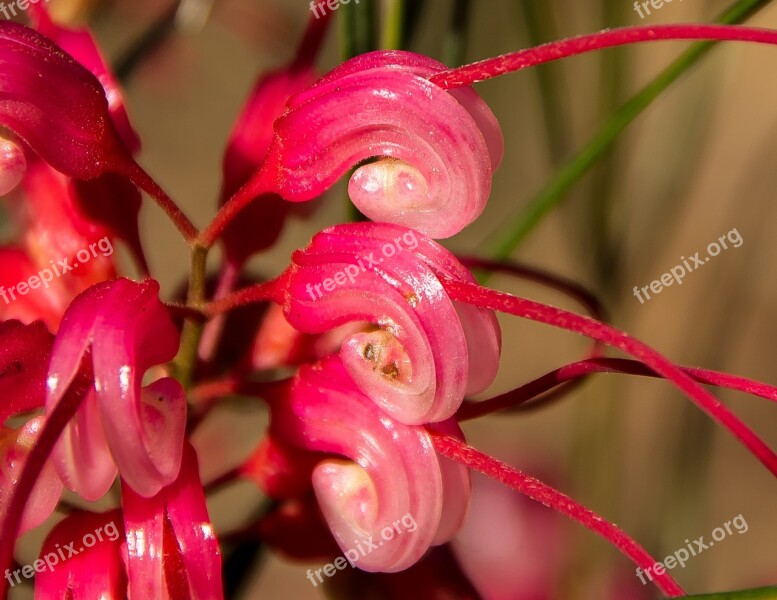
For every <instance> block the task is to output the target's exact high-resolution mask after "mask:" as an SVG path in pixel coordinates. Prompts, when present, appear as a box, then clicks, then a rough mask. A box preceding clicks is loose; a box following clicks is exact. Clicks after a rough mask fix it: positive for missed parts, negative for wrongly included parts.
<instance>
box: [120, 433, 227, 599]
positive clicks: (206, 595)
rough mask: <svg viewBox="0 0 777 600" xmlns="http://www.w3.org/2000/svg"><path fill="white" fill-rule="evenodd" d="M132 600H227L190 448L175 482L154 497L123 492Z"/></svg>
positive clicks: (202, 493)
mask: <svg viewBox="0 0 777 600" xmlns="http://www.w3.org/2000/svg"><path fill="white" fill-rule="evenodd" d="M122 508H123V511H124V529H125V531H126V536H127V574H128V579H129V589H128V596H129V597H130V598H171V599H173V598H191V599H192V600H218V599H219V598H223V595H222V589H223V586H222V583H221V552H220V550H219V545H218V541H217V540H216V533H215V531H214V529H213V525H212V524H211V522H210V518H209V517H208V509H207V507H206V506H205V494H204V492H203V490H202V485H201V483H200V476H199V473H198V471H197V456H196V454H195V452H194V449H193V448H192V447H191V446H190V445H189V444H188V443H187V444H186V445H185V447H184V449H183V460H182V463H181V468H180V472H179V474H178V475H177V477H176V478H175V481H173V482H172V483H170V485H168V486H167V487H165V488H163V489H161V490H160V491H159V493H158V494H157V495H155V496H153V497H144V496H142V495H140V494H138V493H136V492H135V491H133V489H132V488H131V487H130V486H123V487H122Z"/></svg>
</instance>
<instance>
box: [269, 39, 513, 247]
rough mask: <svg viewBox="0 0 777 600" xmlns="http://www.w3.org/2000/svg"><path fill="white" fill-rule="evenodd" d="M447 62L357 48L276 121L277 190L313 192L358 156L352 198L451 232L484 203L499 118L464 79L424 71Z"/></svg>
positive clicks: (497, 151) (367, 207) (287, 194)
mask: <svg viewBox="0 0 777 600" xmlns="http://www.w3.org/2000/svg"><path fill="white" fill-rule="evenodd" d="M445 69H446V67H445V65H443V64H442V63H439V62H437V61H434V60H432V59H430V58H427V57H424V56H420V55H417V54H413V53H410V52H401V51H381V52H372V53H368V54H363V55H361V56H357V57H356V58H354V59H352V60H350V61H348V62H346V63H344V64H342V65H340V66H339V67H337V68H336V69H334V70H333V71H331V72H330V73H329V74H327V75H326V76H324V77H323V78H321V79H320V80H319V81H318V82H316V84H315V85H313V86H312V87H310V88H309V89H307V90H305V91H304V92H301V93H299V94H297V95H296V96H294V97H292V98H291V100H290V101H289V103H288V105H287V111H286V113H285V114H284V116H282V117H281V118H280V119H279V120H277V121H276V123H275V139H274V143H273V145H272V146H271V149H270V155H269V158H268V162H271V161H273V160H274V161H276V163H277V166H276V169H277V170H276V171H275V172H274V175H275V182H274V185H275V187H276V191H277V192H278V193H279V194H281V195H282V196H283V197H284V198H286V199H287V200H291V201H303V200H309V199H311V198H314V197H316V196H318V195H320V194H321V193H322V192H324V191H325V190H326V189H328V188H329V187H330V186H331V185H332V184H333V183H334V182H335V181H336V180H337V179H338V178H340V177H341V176H342V175H343V174H345V173H346V172H347V171H348V169H350V168H351V167H352V166H354V165H356V164H358V163H362V162H363V161H367V160H368V159H377V160H374V161H371V162H367V163H365V164H362V165H360V166H359V167H358V168H357V169H356V171H355V173H354V175H353V177H352V178H351V181H350V184H349V194H350V196H351V199H352V200H353V202H354V204H355V205H356V206H357V207H358V208H359V209H360V210H361V211H362V212H363V213H364V214H365V215H366V216H368V217H369V218H371V219H373V220H375V221H385V222H389V223H397V224H401V225H404V226H407V227H412V228H413V229H416V230H418V231H420V232H422V233H424V234H425V235H428V236H430V237H433V238H446V237H450V236H453V235H455V234H456V233H458V232H459V231H461V230H462V229H463V228H464V227H466V226H467V225H469V224H470V223H472V222H473V221H474V220H475V219H476V218H477V217H478V216H479V215H480V213H481V212H482V211H483V209H484V207H485V204H486V201H487V199H488V195H489V193H490V190H491V175H492V172H493V171H494V169H496V167H497V166H498V165H499V163H500V162H501V159H502V153H503V139H502V134H501V130H500V129H499V125H498V123H497V122H496V118H495V117H494V115H493V113H492V112H491V111H490V109H489V108H488V107H487V105H486V104H485V102H483V100H482V99H481V98H480V97H479V96H478V95H477V94H476V93H475V92H474V90H472V89H471V88H465V89H460V90H455V91H451V92H449V91H446V90H444V89H442V88H440V87H438V86H437V85H435V84H433V83H430V82H429V80H428V78H429V77H430V76H431V75H433V74H435V73H438V72H440V71H442V70H445Z"/></svg>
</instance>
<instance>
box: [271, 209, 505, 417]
mask: <svg viewBox="0 0 777 600" xmlns="http://www.w3.org/2000/svg"><path fill="white" fill-rule="evenodd" d="M436 272H438V273H444V274H445V275H446V276H448V277H451V278H454V279H457V280H461V281H468V282H472V281H474V278H473V277H472V275H471V274H470V273H469V271H467V269H466V268H464V267H463V266H462V265H461V264H460V263H459V262H458V261H457V260H456V258H455V257H454V256H453V255H452V254H450V252H448V251H447V250H445V249H444V248H443V247H442V246H440V245H439V244H437V243H435V242H433V241H432V240H430V239H428V238H426V237H424V236H423V235H421V234H417V233H416V232H414V231H412V230H410V229H406V228H404V227H400V226H397V225H388V224H381V223H352V224H346V225H338V226H335V227H331V228H329V229H325V230H324V231H322V232H321V233H319V234H317V235H316V236H315V237H314V238H313V240H312V241H311V242H310V244H309V245H308V246H307V247H306V248H305V249H303V250H300V251H297V252H295V253H294V255H293V256H292V266H291V267H290V269H289V270H288V272H287V277H288V279H287V280H286V282H287V286H288V287H287V288H286V295H287V298H286V302H285V305H284V307H285V312H286V318H287V319H288V321H289V323H291V325H292V326H294V327H295V328H296V329H299V330H301V331H305V332H309V333H319V332H323V331H327V330H329V329H331V328H333V327H336V326H339V325H342V324H344V323H348V322H353V321H356V322H367V323H370V324H372V325H371V326H370V327H368V328H365V329H363V330H362V331H360V332H357V333H355V334H353V335H350V336H349V337H347V338H346V339H345V341H344V342H343V343H342V348H341V350H340V356H341V358H342V360H343V364H344V365H345V368H346V369H347V370H348V372H349V373H350V374H351V377H353V380H354V382H355V383H356V385H357V386H358V387H359V389H361V390H362V392H363V393H365V394H367V395H368V396H369V397H371V398H372V399H373V400H374V401H375V402H377V403H378V405H379V406H380V407H381V408H382V409H383V410H384V411H386V413H387V414H389V415H391V416H392V417H393V418H395V419H397V420H398V421H401V422H402V423H408V424H421V423H429V422H432V421H442V420H445V419H447V418H449V417H450V416H452V415H453V414H454V413H455V412H456V410H457V409H458V408H459V406H460V405H461V402H462V400H463V399H464V395H465V394H474V393H477V392H479V391H482V390H483V389H485V388H486V387H488V386H489V385H490V384H491V382H492V381H493V379H494V377H495V375H496V371H497V368H498V366H499V353H500V349H501V335H500V331H499V326H498V324H497V321H496V318H495V316H494V315H493V313H491V312H488V311H483V310H480V309H478V308H475V307H472V306H466V305H464V304H458V303H454V302H452V301H451V300H450V299H449V298H448V296H447V294H446V293H445V291H444V289H443V287H442V285H441V284H440V283H439V281H438V279H437V275H436V274H435V273H436ZM330 282H331V283H332V284H333V285H332V286H331V287H330ZM324 286H326V287H324Z"/></svg>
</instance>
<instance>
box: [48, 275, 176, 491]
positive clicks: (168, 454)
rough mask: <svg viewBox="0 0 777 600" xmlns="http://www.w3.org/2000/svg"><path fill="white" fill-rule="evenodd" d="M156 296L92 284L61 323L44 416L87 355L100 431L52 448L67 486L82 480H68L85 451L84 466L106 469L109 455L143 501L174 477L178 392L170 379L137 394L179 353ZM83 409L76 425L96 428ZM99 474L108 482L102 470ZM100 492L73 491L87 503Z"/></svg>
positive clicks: (117, 284) (129, 284)
mask: <svg viewBox="0 0 777 600" xmlns="http://www.w3.org/2000/svg"><path fill="white" fill-rule="evenodd" d="M158 293H159V284H157V283H156V282H155V281H153V280H146V281H145V282H143V283H135V282H133V281H130V280H128V279H117V280H115V281H111V282H106V283H102V284H98V285H96V286H94V287H91V288H89V290H87V291H86V292H84V293H83V294H81V295H80V296H79V297H78V298H76V299H75V300H74V301H73V304H72V305H71V306H70V308H69V309H68V311H67V313H66V314H65V317H64V318H63V320H62V325H61V328H60V331H59V334H58V335H57V339H56V341H55V343H54V350H53V353H52V360H51V365H50V368H49V379H48V387H49V390H48V397H47V400H46V408H47V411H51V410H53V407H54V406H55V405H56V404H57V402H59V400H60V399H61V397H62V395H63V393H64V391H65V390H66V389H67V386H68V385H69V383H70V381H72V379H73V377H74V376H75V373H76V371H77V369H78V368H79V365H80V364H81V361H82V359H83V357H84V356H85V355H86V352H87V351H88V350H89V349H91V358H92V363H93V368H94V382H95V390H96V403H97V406H98V408H99V414H100V421H99V423H100V424H101V425H102V427H98V426H97V425H95V426H94V427H91V428H89V429H85V430H84V431H81V430H80V429H79V430H78V431H77V432H75V433H74V432H70V434H66V435H64V436H63V437H62V439H61V440H60V442H59V443H58V445H57V449H56V451H55V454H54V455H55V460H56V462H57V465H58V469H59V470H60V472H61V473H62V476H63V479H65V480H66V481H67V482H68V483H69V484H71V485H76V484H77V483H78V482H79V481H83V479H82V478H81V477H76V476H74V475H73V473H74V471H75V470H79V469H80V468H82V466H81V460H79V458H78V457H79V456H80V455H81V454H82V453H84V452H86V453H88V454H94V456H91V458H89V457H83V458H82V460H84V461H86V462H87V463H88V464H99V465H103V466H105V465H106V463H105V459H104V457H100V456H97V455H98V454H99V453H103V454H106V453H107V452H108V451H109V450H110V454H111V456H112V457H113V461H114V462H115V463H116V466H117V467H118V469H119V472H120V473H121V475H122V477H123V478H124V479H125V480H126V482H127V484H128V485H131V486H132V487H133V489H134V490H135V491H136V492H138V493H139V494H141V495H144V496H147V497H148V496H153V495H154V494H156V493H158V492H159V490H160V489H161V488H162V487H163V486H165V485H168V484H169V483H171V482H172V481H174V480H175V478H176V476H177V475H178V469H179V468H180V460H181V448H182V444H183V434H184V428H185V422H186V401H185V397H184V393H183V390H182V388H181V386H180V384H178V383H177V382H176V381H175V380H172V379H161V380H158V381H156V382H155V383H152V384H151V385H149V386H148V387H146V388H143V389H141V380H142V378H143V375H144V373H145V372H146V371H147V370H148V369H149V368H150V367H151V366H153V365H157V364H161V363H164V362H167V361H168V360H171V359H172V358H173V357H174V356H175V353H176V351H177V349H178V338H179V334H178V330H177V329H176V328H175V326H174V325H173V322H172V320H171V318H170V315H169V314H168V312H167V309H166V308H165V307H164V306H163V305H162V303H161V302H160V301H159V297H158ZM89 410H91V409H90V407H89V405H88V403H87V405H85V406H83V407H82V408H81V411H80V412H79V417H78V418H79V419H80V421H79V422H80V423H83V424H86V423H93V422H94V419H93V418H90V417H89V416H88V414H87V411H89ZM74 426H75V424H71V425H70V426H69V427H74ZM84 436H86V438H85V437H84ZM103 437H104V439H105V441H106V442H107V447H106V446H105V445H104V444H102V443H101V440H102V439H103ZM101 472H103V473H104V474H105V476H106V477H107V467H106V468H105V470H101ZM104 485H105V482H104V481H102V482H101V483H100V485H97V484H95V485H90V486H88V488H81V489H74V491H76V492H78V493H79V494H82V495H83V494H87V495H89V496H92V495H93V494H94V493H96V491H97V490H99V489H100V488H101V487H103V486H104ZM84 497H86V496H84Z"/></svg>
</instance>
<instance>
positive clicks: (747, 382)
mask: <svg viewBox="0 0 777 600" xmlns="http://www.w3.org/2000/svg"><path fill="white" fill-rule="evenodd" d="M680 369H681V370H682V371H683V372H684V373H687V374H688V375H690V376H691V377H692V378H693V379H695V380H696V381H698V382H699V383H706V384H709V385H714V386H717V387H722V388H726V389H730V390H736V391H739V392H745V393H747V394H752V395H754V396H760V397H761V398H766V399H767V400H771V401H773V402H777V387H774V386H772V385H769V384H766V383H762V382H760V381H755V380H753V379H747V378H745V377H740V376H738V375H731V374H729V373H721V372H719V371H709V370H707V369H697V368H692V367H680ZM594 373H623V374H628V375H641V376H643V377H660V375H657V374H656V373H655V372H654V371H651V370H650V369H649V368H647V367H646V366H645V365H643V364H642V363H640V362H637V361H635V360H629V359H627V358H589V359H587V360H581V361H578V362H574V363H570V364H568V365H564V366H563V367H559V368H558V369H554V370H553V371H550V372H549V373H546V374H545V375H543V376H542V377H538V378H537V379H534V380H532V381H530V382H529V383H526V384H524V385H522V386H520V387H518V388H516V389H514V390H511V391H509V392H506V393H504V394H500V395H499V396H495V397H494V398H489V399H488V400H483V401H482V402H468V403H465V404H463V405H462V407H461V408H460V409H459V412H458V413H457V414H456V418H457V419H458V420H459V421H466V420H469V419H477V418H478V417H482V416H485V415H487V414H491V413H494V412H497V411H500V410H505V409H515V408H518V407H520V406H522V405H524V403H526V402H528V401H529V400H532V399H533V398H536V397H537V396H539V395H540V394H544V393H546V392H548V391H550V390H553V389H554V388H556V387H558V386H560V385H562V384H564V383H568V382H570V381H580V380H581V379H584V378H586V377H588V376H589V375H592V374H594ZM532 404H534V403H532Z"/></svg>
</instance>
